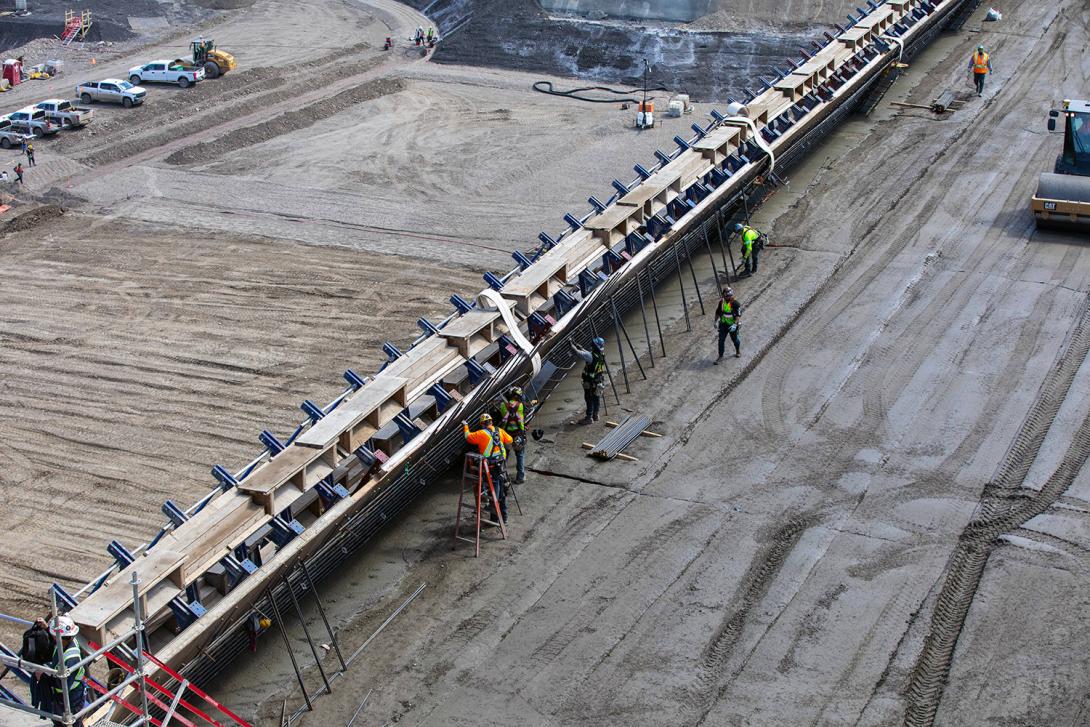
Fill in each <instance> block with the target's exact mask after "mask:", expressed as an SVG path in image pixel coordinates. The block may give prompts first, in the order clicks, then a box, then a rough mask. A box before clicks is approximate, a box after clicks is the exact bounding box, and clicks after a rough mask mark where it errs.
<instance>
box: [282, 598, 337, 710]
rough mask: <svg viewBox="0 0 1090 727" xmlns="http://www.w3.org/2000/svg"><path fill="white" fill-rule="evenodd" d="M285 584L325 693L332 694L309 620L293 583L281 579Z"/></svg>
mask: <svg viewBox="0 0 1090 727" xmlns="http://www.w3.org/2000/svg"><path fill="white" fill-rule="evenodd" d="M281 580H282V582H283V583H284V588H287V589H288V596H290V597H291V605H292V606H294V607H295V615H296V616H298V617H299V623H301V624H302V625H303V635H304V636H306V637H307V645H308V646H310V653H311V655H312V656H314V663H315V664H317V665H318V673H319V674H321V675H322V683H323V684H325V693H326V694H332V693H333V687H332V686H330V684H329V677H328V676H326V673H325V667H324V666H322V658H321V657H320V656H318V647H317V646H315V645H314V639H312V638H311V637H310V627H309V626H307V620H306V618H304V617H303V609H302V608H300V607H299V599H298V598H296V597H295V591H293V590H292V588H291V581H290V580H289V579H288V577H287V576H284V578H282V579H281Z"/></svg>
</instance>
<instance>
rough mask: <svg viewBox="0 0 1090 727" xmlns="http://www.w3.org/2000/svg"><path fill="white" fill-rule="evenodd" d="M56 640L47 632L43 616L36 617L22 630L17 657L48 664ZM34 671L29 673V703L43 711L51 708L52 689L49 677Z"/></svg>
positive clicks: (51, 657)
mask: <svg viewBox="0 0 1090 727" xmlns="http://www.w3.org/2000/svg"><path fill="white" fill-rule="evenodd" d="M55 648H56V640H55V639H54V638H53V634H51V633H50V632H49V624H48V623H46V620H45V619H44V618H41V617H39V618H37V619H35V620H34V624H33V625H32V626H31V627H30V628H29V629H27V630H26V631H24V632H23V648H21V649H19V658H20V659H23V660H25V661H29V662H31V663H33V664H42V665H48V664H49V663H50V662H51V661H52V660H53V651H54V649H55ZM45 676H46V675H45V674H43V673H42V672H40V671H35V672H33V673H32V674H31V675H30V705H31V706H32V707H34V708H35V709H40V710H42V711H43V712H51V711H52V710H53V689H52V680H51V678H43V677H45Z"/></svg>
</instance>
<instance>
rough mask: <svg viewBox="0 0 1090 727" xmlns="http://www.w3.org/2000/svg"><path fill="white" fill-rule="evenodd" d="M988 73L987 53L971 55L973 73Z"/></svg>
mask: <svg viewBox="0 0 1090 727" xmlns="http://www.w3.org/2000/svg"><path fill="white" fill-rule="evenodd" d="M987 72H988V54H987V53H980V52H977V53H974V54H973V73H987Z"/></svg>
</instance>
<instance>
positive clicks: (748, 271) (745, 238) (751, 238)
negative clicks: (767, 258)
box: [734, 222, 762, 275]
mask: <svg viewBox="0 0 1090 727" xmlns="http://www.w3.org/2000/svg"><path fill="white" fill-rule="evenodd" d="M734 231H735V232H737V233H738V234H739V235H741V237H742V262H743V263H745V269H744V270H743V271H742V275H755V274H756V273H757V255H758V254H759V253H760V251H761V244H760V243H758V241H759V240H760V239H761V237H762V235H761V233H760V232H758V231H757V230H756V229H754V228H752V227H750V226H749V225H743V224H742V223H741V222H739V223H737V224H735V225H734ZM754 243H758V244H754Z"/></svg>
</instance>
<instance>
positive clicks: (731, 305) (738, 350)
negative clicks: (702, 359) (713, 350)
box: [715, 288, 742, 366]
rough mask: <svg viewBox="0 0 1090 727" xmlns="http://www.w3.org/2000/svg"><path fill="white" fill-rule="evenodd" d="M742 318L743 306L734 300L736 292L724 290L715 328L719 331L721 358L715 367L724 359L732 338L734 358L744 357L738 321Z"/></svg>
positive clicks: (717, 308) (717, 309)
mask: <svg viewBox="0 0 1090 727" xmlns="http://www.w3.org/2000/svg"><path fill="white" fill-rule="evenodd" d="M741 317H742V306H740V305H739V304H738V301H737V300H735V299H734V291H733V290H731V289H730V288H723V295H722V297H721V298H720V299H719V305H718V306H717V307H716V309H715V326H716V328H717V329H718V330H719V358H717V359H715V365H716V366H718V365H719V362H720V361H721V360H722V359H723V348H724V344H725V343H726V342H727V336H730V340H731V342H732V343H733V344H734V357H735V358H738V357H739V356H741V355H742V341H741V339H740V338H739V337H738V321H739V319H740V318H741Z"/></svg>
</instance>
